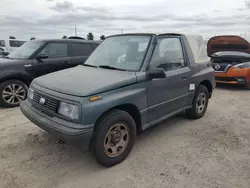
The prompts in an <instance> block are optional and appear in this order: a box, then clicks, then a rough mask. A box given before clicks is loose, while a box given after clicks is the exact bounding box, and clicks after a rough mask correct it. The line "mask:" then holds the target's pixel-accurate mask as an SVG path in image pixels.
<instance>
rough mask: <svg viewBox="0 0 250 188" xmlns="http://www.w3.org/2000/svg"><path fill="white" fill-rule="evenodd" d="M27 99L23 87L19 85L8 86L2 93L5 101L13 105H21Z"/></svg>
mask: <svg viewBox="0 0 250 188" xmlns="http://www.w3.org/2000/svg"><path fill="white" fill-rule="evenodd" d="M25 97H26V91H25V89H24V87H23V86H21V85H19V84H10V85H7V86H6V87H5V88H4V89H3V92H2V98H3V100H4V101H5V102H6V103H8V104H12V105H16V104H19V103H20V101H22V100H24V99H25Z"/></svg>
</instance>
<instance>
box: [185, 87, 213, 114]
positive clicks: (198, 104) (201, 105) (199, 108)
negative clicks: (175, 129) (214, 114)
mask: <svg viewBox="0 0 250 188" xmlns="http://www.w3.org/2000/svg"><path fill="white" fill-rule="evenodd" d="M208 101H209V92H208V89H207V87H206V86H204V85H199V87H198V88H197V90H196V93H195V96H194V98H193V103H192V108H191V109H188V110H186V115H187V117H188V118H190V119H199V118H201V117H203V116H204V114H205V112H206V110H207V106H208Z"/></svg>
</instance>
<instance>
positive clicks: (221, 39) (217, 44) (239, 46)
mask: <svg viewBox="0 0 250 188" xmlns="http://www.w3.org/2000/svg"><path fill="white" fill-rule="evenodd" d="M221 51H237V52H245V53H249V54H250V44H249V42H248V41H247V40H245V39H243V38H242V37H239V36H235V35H223V36H216V37H212V38H211V39H209V40H208V43H207V54H208V56H211V55H212V54H214V53H216V52H221Z"/></svg>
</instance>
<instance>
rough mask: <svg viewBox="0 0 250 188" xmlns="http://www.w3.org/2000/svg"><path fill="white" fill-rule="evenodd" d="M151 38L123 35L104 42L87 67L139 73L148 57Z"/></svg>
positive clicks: (87, 63) (87, 62)
mask: <svg viewBox="0 0 250 188" xmlns="http://www.w3.org/2000/svg"><path fill="white" fill-rule="evenodd" d="M150 39H151V36H146V35H144V36H143V35H142V36H137V35H123V36H115V37H110V38H107V39H106V40H104V41H103V42H102V43H101V44H100V45H99V46H98V47H97V48H96V50H95V51H94V52H93V53H92V54H91V56H90V57H89V58H88V60H87V61H86V62H85V64H86V65H92V66H96V67H99V66H101V67H102V68H103V67H107V66H109V67H114V68H117V69H122V70H130V71H138V70H139V69H140V67H141V64H142V62H143V59H144V57H145V55H146V52H147V49H148V46H149V41H150Z"/></svg>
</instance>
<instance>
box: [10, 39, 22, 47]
mask: <svg viewBox="0 0 250 188" xmlns="http://www.w3.org/2000/svg"><path fill="white" fill-rule="evenodd" d="M9 43H10V47H20V46H22V45H23V44H24V43H25V41H19V40H10V41H9Z"/></svg>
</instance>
